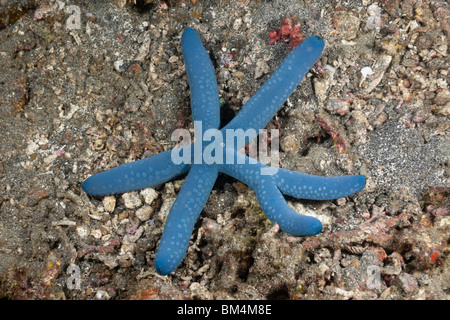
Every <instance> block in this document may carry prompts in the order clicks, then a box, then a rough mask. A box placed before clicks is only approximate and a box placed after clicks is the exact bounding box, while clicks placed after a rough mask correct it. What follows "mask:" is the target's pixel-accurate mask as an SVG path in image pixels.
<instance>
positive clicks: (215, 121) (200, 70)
mask: <svg viewBox="0 0 450 320" xmlns="http://www.w3.org/2000/svg"><path fill="white" fill-rule="evenodd" d="M181 47H182V50H183V57H184V62H185V65H186V73H187V75H188V79H189V87H190V90H191V109H192V119H193V120H194V121H202V131H203V132H204V131H206V130H208V129H217V128H219V125H220V106H219V88H218V87H217V81H216V74H215V72H214V68H213V65H212V63H211V59H210V58H209V55H208V53H207V52H206V50H205V47H204V46H203V44H202V40H201V39H200V36H199V35H198V34H197V32H195V31H194V30H193V29H191V28H187V29H186V30H185V31H184V33H183V36H182V38H181ZM194 126H195V123H194Z"/></svg>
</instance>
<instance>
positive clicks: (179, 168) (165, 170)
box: [81, 150, 190, 196]
mask: <svg viewBox="0 0 450 320" xmlns="http://www.w3.org/2000/svg"><path fill="white" fill-rule="evenodd" d="M172 151H173V150H169V151H165V152H161V153H158V154H156V155H154V156H152V157H149V158H146V159H142V160H139V161H135V162H130V163H125V164H123V165H120V166H118V167H115V168H113V169H110V170H107V171H104V172H100V173H98V174H95V175H93V176H91V177H89V178H87V179H86V180H85V181H84V182H83V183H82V184H81V187H82V188H83V190H84V192H86V193H88V194H90V195H93V196H105V195H110V194H116V193H124V192H128V191H132V190H138V189H144V188H148V187H152V186H156V185H158V184H161V183H164V182H167V181H168V180H171V179H173V178H175V177H176V176H179V175H182V174H183V173H186V172H187V171H188V170H189V168H190V165H188V164H179V165H177V164H174V163H173V162H172V159H171V153H172Z"/></svg>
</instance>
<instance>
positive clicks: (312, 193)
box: [275, 169, 366, 200]
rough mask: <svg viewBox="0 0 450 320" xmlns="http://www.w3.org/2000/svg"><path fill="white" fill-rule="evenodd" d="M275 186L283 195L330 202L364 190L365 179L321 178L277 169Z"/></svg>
mask: <svg viewBox="0 0 450 320" xmlns="http://www.w3.org/2000/svg"><path fill="white" fill-rule="evenodd" d="M275 177H276V181H277V186H278V188H279V189H280V191H281V192H282V193H283V194H286V195H288V196H291V197H295V198H300V199H311V200H332V199H337V198H342V197H347V196H349V195H352V194H354V193H357V192H359V191H361V190H362V189H364V187H365V185H366V178H364V176H361V175H347V176H339V177H321V176H314V175H310V174H305V173H300V172H295V171H291V170H287V169H278V172H277V174H276V176H275Z"/></svg>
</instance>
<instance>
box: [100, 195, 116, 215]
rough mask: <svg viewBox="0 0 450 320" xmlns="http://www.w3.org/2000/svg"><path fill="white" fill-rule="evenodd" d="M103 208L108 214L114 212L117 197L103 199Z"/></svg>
mask: <svg viewBox="0 0 450 320" xmlns="http://www.w3.org/2000/svg"><path fill="white" fill-rule="evenodd" d="M103 207H104V208H105V210H106V211H107V212H113V211H114V208H115V207H116V197H114V196H108V197H104V198H103Z"/></svg>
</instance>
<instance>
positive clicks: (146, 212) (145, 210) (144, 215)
mask: <svg viewBox="0 0 450 320" xmlns="http://www.w3.org/2000/svg"><path fill="white" fill-rule="evenodd" d="M152 214H153V208H152V207H150V206H144V207H142V208H139V209H138V210H137V211H136V217H137V218H138V219H139V220H140V221H142V222H144V221H147V220H148V219H150V217H151V216H152Z"/></svg>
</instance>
